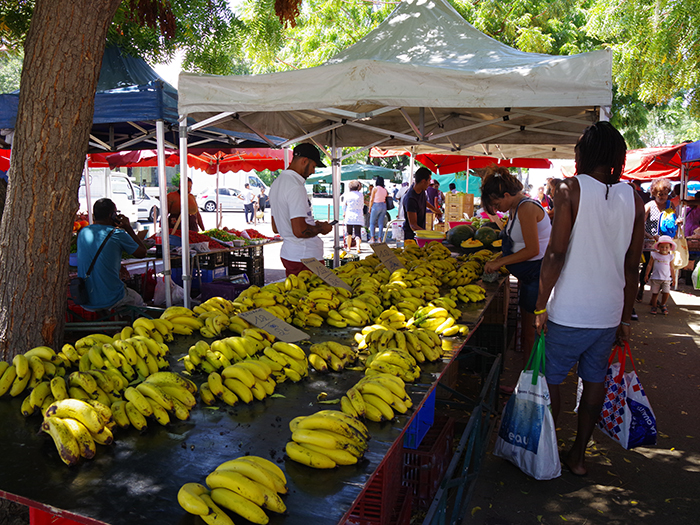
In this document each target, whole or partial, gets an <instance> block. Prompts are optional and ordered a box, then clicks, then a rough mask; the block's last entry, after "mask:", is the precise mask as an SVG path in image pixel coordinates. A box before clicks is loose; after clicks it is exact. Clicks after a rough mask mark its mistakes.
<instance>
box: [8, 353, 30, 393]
mask: <svg viewBox="0 0 700 525" xmlns="http://www.w3.org/2000/svg"><path fill="white" fill-rule="evenodd" d="M23 357H24V356H23ZM27 367H29V365H27ZM31 378H32V374H31V373H30V372H28V373H27V375H26V376H24V377H19V375H17V377H16V378H15V380H14V381H13V383H12V387H11V388H10V396H12V397H17V396H18V395H20V394H21V393H22V392H24V390H25V389H26V388H27V385H28V384H29V381H30V379H31Z"/></svg>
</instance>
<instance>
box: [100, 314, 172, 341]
mask: <svg viewBox="0 0 700 525" xmlns="http://www.w3.org/2000/svg"><path fill="white" fill-rule="evenodd" d="M134 334H136V335H139V336H141V337H147V338H148V339H153V340H155V341H156V342H158V343H163V342H168V343H169V342H171V341H172V340H173V325H172V323H170V322H169V321H168V320H167V319H149V318H148V317H139V318H138V319H136V320H135V321H134V322H133V323H132V325H131V326H130V327H128V326H127V327H125V329H123V330H122V332H121V333H120V334H117V335H116V336H115V337H113V339H127V338H129V337H132V336H133V335H134ZM93 337H94V335H93Z"/></svg>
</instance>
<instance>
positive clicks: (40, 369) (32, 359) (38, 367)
mask: <svg viewBox="0 0 700 525" xmlns="http://www.w3.org/2000/svg"><path fill="white" fill-rule="evenodd" d="M25 356H26V354H25ZM27 364H28V365H29V370H30V372H31V374H32V377H34V378H35V379H36V380H39V381H40V380H41V379H42V378H43V377H44V374H46V367H45V366H44V362H43V361H42V360H41V358H40V357H39V356H36V355H30V356H29V357H28V358H27ZM47 364H48V365H51V362H48V363H47ZM54 369H55V366H54Z"/></svg>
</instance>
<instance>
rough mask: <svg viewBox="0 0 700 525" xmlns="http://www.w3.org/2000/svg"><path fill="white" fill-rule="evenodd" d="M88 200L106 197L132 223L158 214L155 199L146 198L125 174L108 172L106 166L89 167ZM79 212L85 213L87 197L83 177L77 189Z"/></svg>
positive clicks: (93, 200)
mask: <svg viewBox="0 0 700 525" xmlns="http://www.w3.org/2000/svg"><path fill="white" fill-rule="evenodd" d="M88 177H89V179H90V201H91V202H92V203H94V202H95V201H96V200H97V199H102V198H104V197H107V198H108V199H112V201H113V202H114V204H116V205H117V210H118V211H119V213H121V214H122V215H126V216H127V217H129V220H130V221H131V222H132V223H136V222H138V221H139V220H140V219H141V220H146V219H152V217H150V214H153V213H155V214H156V216H157V214H158V211H157V210H158V209H159V207H160V206H159V203H158V201H157V200H156V199H147V196H146V195H145V193H144V192H143V191H142V189H141V188H140V187H139V186H137V185H136V184H135V183H134V182H133V181H132V180H131V179H130V178H129V177H128V176H127V175H126V174H124V173H119V172H116V171H113V172H110V170H109V169H106V168H90V169H89V170H88ZM78 202H79V206H80V207H79V210H78V211H79V212H82V213H87V211H88V205H87V197H86V195H85V177H83V178H82V180H81V181H80V188H79V189H78Z"/></svg>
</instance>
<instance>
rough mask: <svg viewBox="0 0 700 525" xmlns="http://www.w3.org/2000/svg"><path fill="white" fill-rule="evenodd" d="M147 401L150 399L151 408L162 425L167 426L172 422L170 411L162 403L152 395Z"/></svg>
mask: <svg viewBox="0 0 700 525" xmlns="http://www.w3.org/2000/svg"><path fill="white" fill-rule="evenodd" d="M139 386H140V385H139ZM146 401H148V403H149V404H150V405H151V409H152V410H153V417H154V418H155V420H156V421H157V422H158V423H160V424H161V425H162V426H165V425H167V424H168V423H170V416H169V415H168V411H167V410H165V408H163V407H162V406H161V404H160V403H158V402H157V401H155V400H154V399H151V398H150V397H146Z"/></svg>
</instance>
